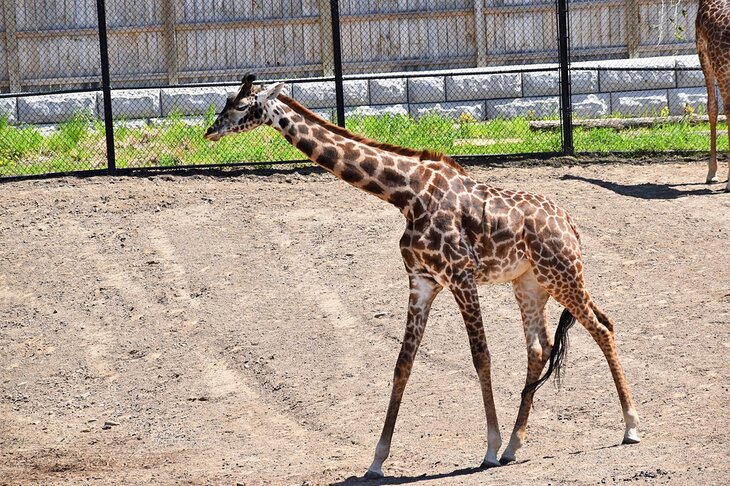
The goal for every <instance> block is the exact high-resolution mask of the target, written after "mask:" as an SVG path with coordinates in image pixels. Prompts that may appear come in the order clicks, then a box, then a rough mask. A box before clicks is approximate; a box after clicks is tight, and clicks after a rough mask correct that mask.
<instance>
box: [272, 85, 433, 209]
mask: <svg viewBox="0 0 730 486" xmlns="http://www.w3.org/2000/svg"><path fill="white" fill-rule="evenodd" d="M269 103H271V104H272V105H270V106H269V109H268V110H267V111H268V113H269V115H268V119H267V121H266V123H267V124H269V125H271V126H272V127H273V128H274V129H276V130H278V131H279V132H280V133H281V134H282V135H283V136H284V138H286V139H287V141H288V142H289V143H291V144H292V145H293V146H294V147H296V148H297V149H299V150H300V151H301V152H302V153H303V154H304V155H306V156H307V158H309V160H311V161H312V162H314V163H316V164H318V165H320V166H322V167H324V168H325V169H326V170H327V171H328V172H330V173H332V174H333V175H334V176H336V177H338V178H340V179H342V180H343V181H345V182H347V183H348V184H350V185H352V186H355V187H357V188H358V189H362V190H363V191H365V192H368V193H370V194H373V195H375V196H377V197H379V198H380V199H383V200H384V201H387V202H389V203H391V204H393V205H395V206H396V207H398V208H399V209H400V210H401V212H403V213H404V214H407V213H408V211H409V209H410V207H411V206H412V204H413V202H414V200H415V198H416V197H417V194H418V193H419V192H420V191H421V188H422V187H423V185H424V182H425V181H423V180H422V178H423V173H424V171H423V164H422V163H421V161H420V160H419V159H418V158H417V157H413V156H406V155H402V154H398V153H395V152H391V151H388V150H383V149H380V148H377V147H371V146H369V145H367V144H365V143H362V142H360V141H358V140H356V139H354V138H357V137H356V136H353V138H348V137H347V136H346V134H347V132H346V131H344V130H341V129H339V130H333V129H332V128H331V126H330V124H329V123H327V122H322V123H321V122H319V121H318V120H317V119H315V118H314V117H312V116H304V115H303V114H300V113H298V112H297V111H295V110H294V109H292V108H291V107H290V106H288V105H287V104H286V103H284V102H282V101H281V100H280V99H275V100H271V101H269ZM336 131H337V132H340V133H335V132H336Z"/></svg>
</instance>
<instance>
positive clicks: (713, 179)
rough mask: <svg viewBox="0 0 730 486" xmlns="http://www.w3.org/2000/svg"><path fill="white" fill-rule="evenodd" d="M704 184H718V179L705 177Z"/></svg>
mask: <svg viewBox="0 0 730 486" xmlns="http://www.w3.org/2000/svg"><path fill="white" fill-rule="evenodd" d="M705 182H706V183H708V184H712V183H714V182H720V179H718V178H717V176H707V179H705Z"/></svg>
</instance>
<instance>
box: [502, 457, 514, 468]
mask: <svg viewBox="0 0 730 486" xmlns="http://www.w3.org/2000/svg"><path fill="white" fill-rule="evenodd" d="M510 462H515V458H514V457H506V456H502V457H500V458H499V463H500V464H501V465H503V466H504V465H506V464H509V463H510Z"/></svg>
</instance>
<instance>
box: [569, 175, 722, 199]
mask: <svg viewBox="0 0 730 486" xmlns="http://www.w3.org/2000/svg"><path fill="white" fill-rule="evenodd" d="M560 179H561V180H564V181H583V182H588V183H589V184H594V185H596V186H599V187H603V188H604V189H608V190H609V191H613V192H615V193H616V194H619V195H621V196H629V197H635V198H637V199H677V198H680V197H686V196H705V195H709V194H722V191H714V190H712V189H710V188H708V187H707V184H705V183H702V182H694V183H688V184H654V183H651V182H645V183H642V184H619V183H617V182H610V181H604V180H601V179H592V178H590V177H582V176H576V175H572V174H565V175H564V176H562V177H561V178H560ZM700 185H701V186H705V187H703V188H702V189H690V190H685V189H677V188H676V187H677V186H681V187H685V186H700Z"/></svg>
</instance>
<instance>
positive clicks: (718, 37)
mask: <svg viewBox="0 0 730 486" xmlns="http://www.w3.org/2000/svg"><path fill="white" fill-rule="evenodd" d="M695 31H696V35H697V55H698V56H699V58H700V66H702V73H703V74H704V76H705V85H706V87H707V115H708V117H709V118H710V160H709V162H708V164H707V179H706V181H707V183H708V184H709V183H713V182H719V179H718V177H717V114H718V107H717V105H718V103H717V95H716V93H715V81H717V84H718V87H719V88H720V96H722V101H723V108H724V111H725V115H726V117H727V119H728V140H730V2H729V1H728V0H700V4H699V8H698V9H697V18H696V19H695ZM728 164H729V165H728V180H727V185H726V186H725V191H727V192H730V161H728Z"/></svg>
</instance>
